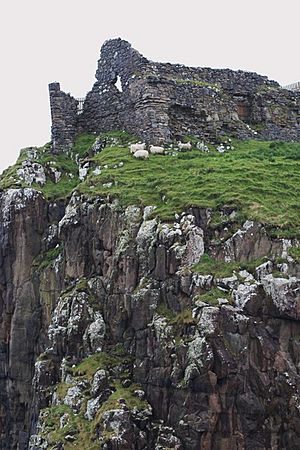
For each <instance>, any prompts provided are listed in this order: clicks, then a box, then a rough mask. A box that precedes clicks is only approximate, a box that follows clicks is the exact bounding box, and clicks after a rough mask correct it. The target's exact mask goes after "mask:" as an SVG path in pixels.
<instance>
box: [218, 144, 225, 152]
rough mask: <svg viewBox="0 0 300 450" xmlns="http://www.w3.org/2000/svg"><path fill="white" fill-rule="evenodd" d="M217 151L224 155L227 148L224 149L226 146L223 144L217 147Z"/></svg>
mask: <svg viewBox="0 0 300 450" xmlns="http://www.w3.org/2000/svg"><path fill="white" fill-rule="evenodd" d="M217 150H218V152H219V153H224V152H225V147H224V145H223V144H221V145H219V146H218V147H217Z"/></svg>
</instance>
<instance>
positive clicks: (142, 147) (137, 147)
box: [130, 142, 146, 153]
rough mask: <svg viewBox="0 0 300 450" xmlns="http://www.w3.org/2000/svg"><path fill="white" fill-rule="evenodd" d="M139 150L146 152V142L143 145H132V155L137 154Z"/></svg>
mask: <svg viewBox="0 0 300 450" xmlns="http://www.w3.org/2000/svg"><path fill="white" fill-rule="evenodd" d="M138 150H146V144H145V142H143V143H142V144H141V143H137V144H131V145H130V153H135V152H137V151H138Z"/></svg>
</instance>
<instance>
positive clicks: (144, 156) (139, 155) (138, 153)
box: [133, 150, 149, 159]
mask: <svg viewBox="0 0 300 450" xmlns="http://www.w3.org/2000/svg"><path fill="white" fill-rule="evenodd" d="M133 156H134V157H135V158H138V159H148V158H149V152H148V151H147V150H137V151H136V152H135V153H134V154H133Z"/></svg>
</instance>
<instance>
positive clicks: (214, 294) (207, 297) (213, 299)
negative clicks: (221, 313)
mask: <svg viewBox="0 0 300 450" xmlns="http://www.w3.org/2000/svg"><path fill="white" fill-rule="evenodd" d="M219 298H225V299H227V300H228V301H229V303H231V295H230V293H229V292H225V291H223V290H221V289H219V288H217V287H214V288H212V289H210V290H209V291H207V292H205V294H201V295H197V298H196V299H195V300H200V301H202V302H204V303H207V304H209V305H210V306H219V302H218V299H219Z"/></svg>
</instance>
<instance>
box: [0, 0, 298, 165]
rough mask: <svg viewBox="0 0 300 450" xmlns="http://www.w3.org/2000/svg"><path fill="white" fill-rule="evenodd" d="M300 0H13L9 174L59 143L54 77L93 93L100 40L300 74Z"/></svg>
mask: <svg viewBox="0 0 300 450" xmlns="http://www.w3.org/2000/svg"><path fill="white" fill-rule="evenodd" d="M299 17H300V2H299V0H285V1H284V2H283V1H282V0H277V1H274V0H251V1H242V0H205V1H203V0H184V1H183V0H180V1H179V0H151V1H147V2H145V1H141V0H125V1H124V0H114V1H108V0H105V1H103V0H102V1H101V0H84V1H82V0H51V1H47V0H25V1H24V0H9V1H8V0H7V1H5V0H3V1H2V2H1V6H0V55H1V69H0V82H1V88H2V89H1V91H2V92H1V108H0V114H1V116H0V124H1V146H0V172H1V171H2V170H3V169H4V168H6V167H7V166H8V165H10V164H12V163H13V162H14V161H15V160H16V158H17V156H18V154H19V151H20V149H21V148H24V147H28V146H40V145H43V144H45V143H46V142H49V141H50V139H51V135H50V110H49V101H48V83H51V82H53V81H59V82H60V83H61V87H62V89H63V90H64V91H65V92H71V93H72V95H73V96H75V97H84V96H85V95H86V93H87V92H88V91H89V90H90V89H91V87H92V85H93V83H94V81H95V78H94V75H95V71H96V66H97V60H98V58H99V51H100V47H101V45H102V44H103V42H104V41H105V40H107V39H111V38H115V37H121V38H123V39H126V40H128V41H129V42H130V43H131V44H132V46H133V47H134V48H136V49H137V50H138V51H139V52H140V53H142V54H143V55H144V56H146V57H147V58H148V59H150V60H152V61H158V62H172V63H181V64H185V65H190V66H198V67H213V68H232V69H242V70H249V71H254V72H257V73H259V74H262V75H267V76H268V77H269V78H270V79H273V80H276V81H278V82H279V83H280V84H281V85H286V84H289V83H293V82H296V81H300V58H299V29H300V26H299V22H300V19H299Z"/></svg>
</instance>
